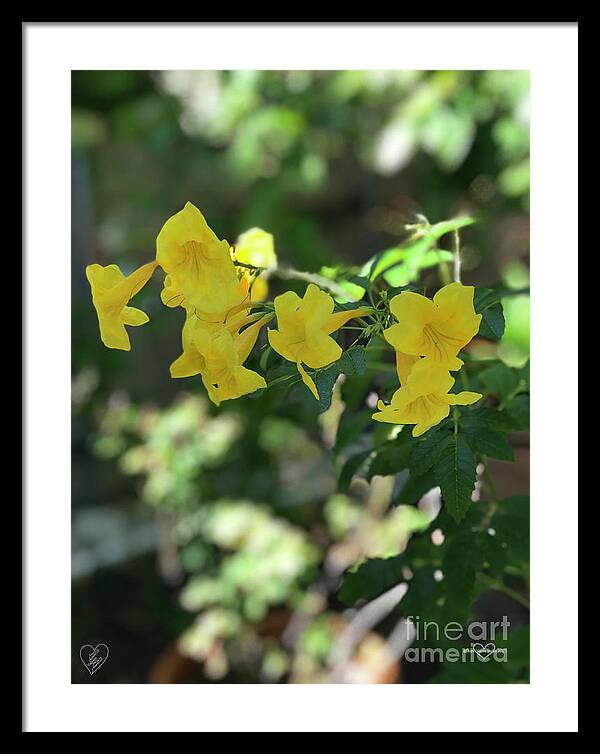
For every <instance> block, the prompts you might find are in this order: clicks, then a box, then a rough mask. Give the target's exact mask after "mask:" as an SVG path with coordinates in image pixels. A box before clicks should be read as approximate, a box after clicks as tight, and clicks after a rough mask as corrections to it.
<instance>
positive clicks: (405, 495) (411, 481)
mask: <svg viewBox="0 0 600 754" xmlns="http://www.w3.org/2000/svg"><path fill="white" fill-rule="evenodd" d="M437 486H438V483H437V481H436V478H435V475H434V473H433V471H432V470H430V471H427V472H426V473H425V474H422V475H421V476H416V475H413V473H412V472H411V474H410V476H409V477H408V479H407V480H406V482H405V483H404V485H403V486H402V489H401V490H400V492H399V494H398V495H397V497H396V499H395V500H394V505H409V504H411V503H418V502H419V500H420V499H421V498H422V497H423V495H426V494H427V493H428V492H429V490H432V489H433V488H434V487H437Z"/></svg>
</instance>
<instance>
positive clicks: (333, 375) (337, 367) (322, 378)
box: [315, 346, 367, 411]
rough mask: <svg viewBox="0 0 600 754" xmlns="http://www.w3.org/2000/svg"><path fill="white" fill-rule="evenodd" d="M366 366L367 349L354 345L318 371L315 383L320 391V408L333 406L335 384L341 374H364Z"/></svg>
mask: <svg viewBox="0 0 600 754" xmlns="http://www.w3.org/2000/svg"><path fill="white" fill-rule="evenodd" d="M366 368H367V360H366V356H365V349H364V348H363V346H353V347H352V348H349V349H348V350H347V351H344V353H343V354H342V355H341V356H340V358H339V359H338V360H337V361H336V362H334V363H333V364H332V365H331V366H329V367H327V369H323V370H322V371H321V372H318V373H317V375H316V377H315V383H316V385H317V390H318V392H319V410H320V411H326V410H327V409H328V408H329V406H331V395H332V393H333V386H334V385H335V382H336V380H337V378H338V377H339V376H340V374H363V372H364V371H365V369H366Z"/></svg>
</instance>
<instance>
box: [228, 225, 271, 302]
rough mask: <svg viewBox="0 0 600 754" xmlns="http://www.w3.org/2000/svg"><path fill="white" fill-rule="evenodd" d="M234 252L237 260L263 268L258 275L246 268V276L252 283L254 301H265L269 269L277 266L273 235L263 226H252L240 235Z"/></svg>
mask: <svg viewBox="0 0 600 754" xmlns="http://www.w3.org/2000/svg"><path fill="white" fill-rule="evenodd" d="M233 254H234V260H235V261H237V262H242V263H243V264H251V265H252V266H253V267H260V268H262V270H263V272H261V274H260V275H258V276H257V274H256V273H255V272H254V271H253V270H245V272H244V278H246V279H247V280H248V281H249V282H250V283H251V287H250V297H251V299H252V301H264V300H265V299H266V298H267V294H268V292H269V285H268V283H267V280H268V276H269V272H268V271H269V270H270V269H273V268H274V267H277V256H276V254H275V246H274V243H273V236H272V235H271V234H270V233H267V232H266V231H265V230H262V229H261V228H250V230H247V231H246V232H245V233H242V234H241V235H240V236H239V238H238V240H237V242H236V244H235V249H234V252H233Z"/></svg>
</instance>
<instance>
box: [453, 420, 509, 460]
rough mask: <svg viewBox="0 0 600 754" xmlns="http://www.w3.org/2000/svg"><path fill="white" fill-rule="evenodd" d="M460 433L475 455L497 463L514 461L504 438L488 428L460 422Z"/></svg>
mask: <svg viewBox="0 0 600 754" xmlns="http://www.w3.org/2000/svg"><path fill="white" fill-rule="evenodd" d="M460 429H461V433H462V434H463V435H464V437H465V438H466V440H467V442H468V443H469V445H470V446H471V448H472V449H473V451H474V452H475V453H480V454H481V455H484V456H489V457H490V458H497V459H498V460H499V461H514V460H515V451H514V449H513V447H512V445H511V444H510V443H509V442H508V440H507V439H506V437H505V436H504V435H503V434H501V433H500V432H498V431H497V430H495V429H491V428H490V427H485V426H478V425H477V424H468V423H467V422H461V427H460Z"/></svg>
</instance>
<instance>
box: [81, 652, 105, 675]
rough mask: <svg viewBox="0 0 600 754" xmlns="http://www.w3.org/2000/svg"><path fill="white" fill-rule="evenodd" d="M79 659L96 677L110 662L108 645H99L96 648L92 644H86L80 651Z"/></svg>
mask: <svg viewBox="0 0 600 754" xmlns="http://www.w3.org/2000/svg"><path fill="white" fill-rule="evenodd" d="M79 657H80V658H81V662H82V663H83V664H84V665H85V667H86V668H87V669H88V671H89V674H90V675H94V673H95V672H96V671H97V670H100V668H101V667H102V666H103V665H104V663H105V662H106V661H107V660H108V647H107V646H106V644H98V645H97V646H96V647H92V646H91V644H84V645H83V647H81V649H80V650H79Z"/></svg>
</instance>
